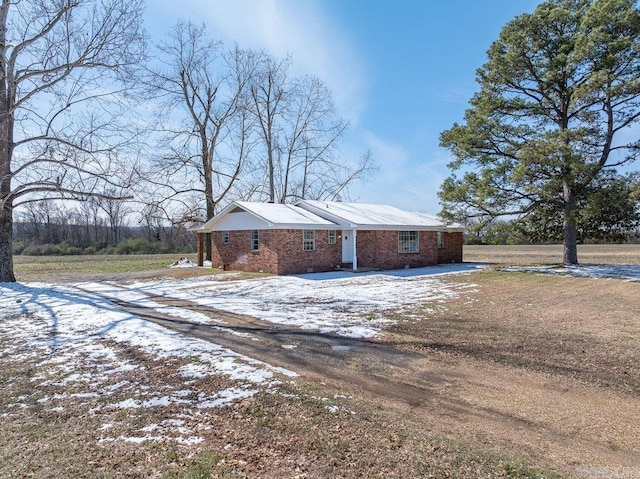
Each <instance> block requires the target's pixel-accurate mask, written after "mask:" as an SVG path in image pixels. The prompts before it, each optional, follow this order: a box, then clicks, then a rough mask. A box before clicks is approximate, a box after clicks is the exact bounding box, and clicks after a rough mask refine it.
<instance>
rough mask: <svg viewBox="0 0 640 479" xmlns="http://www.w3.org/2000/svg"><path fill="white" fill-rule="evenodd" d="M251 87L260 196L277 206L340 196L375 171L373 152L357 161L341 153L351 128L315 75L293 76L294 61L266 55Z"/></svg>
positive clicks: (257, 190) (262, 56)
mask: <svg viewBox="0 0 640 479" xmlns="http://www.w3.org/2000/svg"><path fill="white" fill-rule="evenodd" d="M259 65H260V68H259V70H258V74H257V75H255V76H254V78H253V81H252V84H251V104H252V113H253V115H254V116H255V123H256V125H257V127H256V131H257V135H258V137H259V138H260V145H261V147H260V149H259V150H260V151H261V152H262V155H263V161H264V165H263V168H262V171H261V173H262V185H263V186H262V188H260V187H258V188H254V189H255V190H256V193H257V194H258V195H260V196H262V197H267V198H268V200H269V201H271V202H274V203H285V202H287V201H292V200H296V199H301V198H307V199H321V198H322V199H326V198H336V197H339V196H340V195H341V194H342V193H343V192H344V190H345V188H346V187H347V186H348V185H349V184H350V183H352V182H354V181H355V180H357V179H361V178H363V177H364V176H366V175H367V174H368V173H369V172H370V171H371V169H372V165H373V163H372V158H371V154H370V153H366V154H364V155H362V157H361V158H360V159H359V161H357V162H355V163H354V162H349V161H345V160H344V158H342V156H341V154H340V151H339V148H338V147H339V142H340V140H342V138H343V136H344V134H345V131H346V130H347V129H348V127H349V124H348V122H347V121H345V120H344V119H342V118H341V117H340V116H339V115H338V113H337V109H336V107H335V104H334V102H333V98H332V95H331V92H330V91H329V90H328V88H327V87H326V86H325V85H324V83H323V82H322V81H321V80H320V79H319V78H316V77H310V76H303V77H293V76H291V75H290V68H291V59H290V58H285V59H282V60H277V59H275V58H274V57H272V56H271V55H269V54H267V53H263V54H262V55H261V60H260V63H259Z"/></svg>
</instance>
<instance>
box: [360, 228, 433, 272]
mask: <svg viewBox="0 0 640 479" xmlns="http://www.w3.org/2000/svg"><path fill="white" fill-rule="evenodd" d="M418 241H419V243H418V248H419V251H418V252H416V253H400V252H398V232H397V231H358V237H357V243H358V244H357V248H358V251H357V255H358V267H363V268H380V269H401V268H405V267H407V266H408V267H409V268H418V267H421V266H431V265H434V264H437V262H438V251H437V247H436V233H435V232H432V231H420V233H419V240H418Z"/></svg>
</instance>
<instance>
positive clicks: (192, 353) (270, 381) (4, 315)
mask: <svg viewBox="0 0 640 479" xmlns="http://www.w3.org/2000/svg"><path fill="white" fill-rule="evenodd" d="M0 344H1V345H2V348H1V350H0V351H1V352H0V359H2V360H6V361H10V362H12V363H14V364H17V363H29V362H32V363H34V365H35V369H36V371H37V375H36V376H34V377H32V378H31V382H32V383H34V384H36V385H37V386H38V391H39V393H38V397H37V398H35V400H36V401H37V403H38V404H40V405H41V406H43V407H48V408H50V409H52V410H63V409H64V408H65V402H66V400H69V399H71V400H74V402H75V403H76V404H75V407H76V408H79V409H80V410H82V409H83V407H82V406H83V404H80V405H79V404H77V400H78V399H84V400H85V401H83V402H84V405H85V406H86V409H88V411H87V412H88V413H91V414H96V413H98V412H99V411H101V410H105V411H109V410H117V409H128V410H131V409H138V408H153V407H166V406H171V405H180V406H181V407H184V408H187V409H189V410H190V411H191V414H192V415H193V414H195V413H196V412H199V411H206V409H208V408H214V407H219V406H224V405H226V404H230V403H232V402H233V401H234V400H236V399H239V398H246V397H250V396H252V395H254V394H255V393H256V392H257V391H258V390H264V389H268V388H272V387H273V386H275V385H277V384H278V383H279V382H280V381H281V380H286V379H287V378H291V377H294V376H295V373H293V372H291V371H286V370H283V369H280V368H275V367H272V366H270V365H268V364H265V363H263V362H260V361H256V360H254V359H252V358H248V357H245V356H241V355H239V354H236V353H234V352H233V351H230V350H228V349H224V348H222V347H221V346H218V345H215V344H211V343H208V342H206V341H200V340H197V339H193V338H187V337H185V336H183V335H180V334H178V333H174V332H172V331H170V330H168V329H166V328H163V327H161V326H158V325H156V324H154V323H151V322H148V321H145V320H143V319H140V318H139V317H136V316H133V315H131V314H128V313H126V312H123V311H121V310H119V309H118V308H117V307H115V306H114V305H113V304H111V303H110V302H109V301H106V300H103V299H100V298H98V297H94V296H92V295H88V294H86V293H79V292H77V290H75V289H74V288H73V287H71V286H68V287H63V286H53V285H48V284H31V285H22V284H6V283H5V284H0ZM131 351H135V352H136V353H135V354H132V353H131ZM137 355H144V357H145V358H149V359H150V360H151V361H152V362H154V361H155V362H156V363H157V365H158V367H159V368H160V369H158V370H162V373H161V374H160V375H159V376H160V378H159V379H160V382H161V383H162V381H163V380H164V381H165V382H164V384H149V382H148V380H145V379H144V378H148V375H147V374H145V370H146V369H149V366H148V365H146V362H145V361H139V360H137ZM163 376H165V377H164V378H163ZM216 376H222V377H224V378H227V380H226V381H223V382H222V383H221V384H222V385H223V387H222V389H214V390H211V389H210V388H205V389H203V388H202V387H201V386H198V387H195V386H196V383H197V381H196V380H200V382H203V380H206V378H207V377H216ZM16 379H18V378H16ZM204 382H206V381H204ZM6 387H7V388H8V389H9V390H10V389H11V381H10V382H9V384H7V385H6ZM48 391H51V394H49V392H48ZM33 400H34V398H27V397H25V398H22V400H20V401H18V402H15V403H13V404H10V408H9V411H0V416H1V417H3V418H7V417H11V414H12V412H11V411H12V410H17V409H20V408H25V407H27V405H28V403H30V402H33ZM168 421H169V422H167V423H166V424H164V427H163V428H160V426H159V425H153V424H152V425H147V426H146V427H148V428H150V429H148V430H145V431H141V432H143V433H144V434H142V435H139V436H135V437H124V438H123V437H120V438H110V437H109V436H108V435H105V438H104V440H116V439H121V440H127V441H141V440H163V439H166V430H167V429H172V430H173V433H172V435H171V436H172V438H173V439H175V440H176V441H177V442H181V443H184V442H186V443H193V442H199V441H200V438H199V437H198V436H197V435H196V434H195V433H194V432H193V431H191V430H188V428H184V427H183V426H182V425H183V423H184V419H183V418H174V419H170V420H168ZM108 429H109V425H108V424H106V425H105V431H108ZM152 430H153V431H156V432H158V430H165V433H164V434H156V435H150V434H149V432H150V431H152Z"/></svg>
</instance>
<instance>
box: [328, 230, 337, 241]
mask: <svg viewBox="0 0 640 479" xmlns="http://www.w3.org/2000/svg"><path fill="white" fill-rule="evenodd" d="M329 244H336V230H329Z"/></svg>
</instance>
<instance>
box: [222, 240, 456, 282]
mask: <svg viewBox="0 0 640 479" xmlns="http://www.w3.org/2000/svg"><path fill="white" fill-rule="evenodd" d="M340 236H341V235H340V232H338V233H337V234H336V243H335V244H329V241H328V238H329V233H328V231H326V230H316V231H315V251H303V244H302V237H303V231H302V230H260V231H259V241H260V243H259V248H258V251H251V231H229V243H228V244H222V232H221V231H214V232H212V233H211V259H212V265H213V266H214V267H223V268H225V269H232V270H242V271H250V272H260V271H261V272H265V273H272V274H300V273H307V272H312V271H313V272H319V271H331V270H334V269H335V268H336V267H338V266H339V265H340V264H341V262H342V239H341V237H340ZM357 255H358V267H362V268H379V269H385V270H387V269H401V268H404V267H406V266H407V265H408V266H409V267H410V268H416V267H421V266H431V265H435V264H437V263H451V262H462V233H445V237H444V248H438V247H437V238H436V233H435V232H432V231H421V232H420V234H419V251H418V252H417V253H399V252H398V232H397V231H358V236H357Z"/></svg>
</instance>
